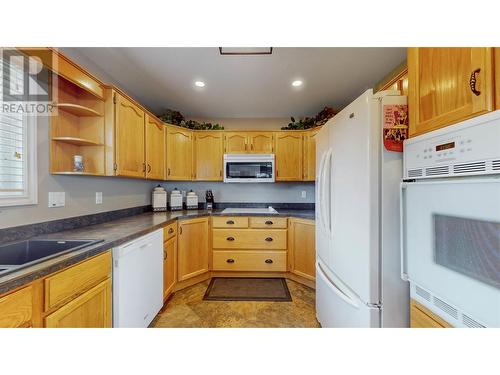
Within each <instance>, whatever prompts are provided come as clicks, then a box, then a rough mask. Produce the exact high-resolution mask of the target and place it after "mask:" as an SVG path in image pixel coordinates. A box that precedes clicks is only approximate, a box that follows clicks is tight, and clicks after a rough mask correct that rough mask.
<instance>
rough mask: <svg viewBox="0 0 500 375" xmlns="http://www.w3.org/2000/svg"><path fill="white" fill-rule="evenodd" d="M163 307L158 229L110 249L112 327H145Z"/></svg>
mask: <svg viewBox="0 0 500 375" xmlns="http://www.w3.org/2000/svg"><path fill="white" fill-rule="evenodd" d="M162 306H163V230H162V229H160V230H158V231H156V232H153V233H151V234H148V235H145V236H143V237H140V238H138V239H136V240H133V241H131V242H127V243H126V244H123V245H121V246H118V247H115V248H114V249H113V327H119V328H144V327H147V326H148V325H149V323H151V321H152V320H153V319H154V317H155V316H156V314H158V312H159V311H160V309H161V308H162Z"/></svg>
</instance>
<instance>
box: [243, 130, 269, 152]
mask: <svg viewBox="0 0 500 375" xmlns="http://www.w3.org/2000/svg"><path fill="white" fill-rule="evenodd" d="M248 140H249V143H250V152H252V153H256V154H272V153H273V151H274V142H273V141H274V139H273V133H272V132H251V133H248Z"/></svg>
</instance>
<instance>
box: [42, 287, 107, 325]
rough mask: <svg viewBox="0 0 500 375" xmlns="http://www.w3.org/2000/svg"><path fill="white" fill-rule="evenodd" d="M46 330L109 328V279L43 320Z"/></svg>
mask: <svg viewBox="0 0 500 375" xmlns="http://www.w3.org/2000/svg"><path fill="white" fill-rule="evenodd" d="M45 326H46V327H47V328H108V327H111V279H107V280H105V281H103V282H102V283H100V284H98V285H96V286H95V287H93V288H92V289H90V290H89V291H87V292H85V293H83V294H82V295H80V296H79V297H77V298H75V299H74V300H72V301H70V302H68V303H67V304H66V305H64V306H63V307H61V308H60V309H58V310H56V311H55V312H53V313H52V314H50V315H49V316H47V317H46V318H45Z"/></svg>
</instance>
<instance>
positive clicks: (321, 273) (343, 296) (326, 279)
mask: <svg viewBox="0 0 500 375" xmlns="http://www.w3.org/2000/svg"><path fill="white" fill-rule="evenodd" d="M317 265H318V272H317V273H318V275H319V277H320V278H321V279H323V281H324V282H325V283H327V285H329V286H330V288H331V289H332V290H333V292H334V293H335V294H336V295H337V296H339V297H340V298H341V299H342V300H343V301H344V302H346V303H348V304H349V305H351V306H353V307H355V308H358V307H359V304H358V303H356V301H355V300H354V299H352V298H351V297H350V296H349V295H347V294H346V293H345V292H343V291H342V290H341V289H340V288H339V287H338V286H337V285H336V284H335V283H334V282H333V281H332V280H331V279H330V278H329V277H328V276H327V275H326V273H325V271H324V270H323V268H322V267H321V264H320V262H318V263H317Z"/></svg>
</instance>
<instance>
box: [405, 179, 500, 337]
mask: <svg viewBox="0 0 500 375" xmlns="http://www.w3.org/2000/svg"><path fill="white" fill-rule="evenodd" d="M402 232H403V233H402V234H403V236H402V237H403V240H402V273H403V275H407V278H408V279H409V280H410V281H411V282H412V283H414V284H416V285H418V286H420V287H421V288H424V289H425V290H427V291H430V292H431V293H432V294H433V295H435V296H438V297H439V298H438V299H439V300H441V301H444V302H446V303H447V304H449V307H447V306H442V309H443V311H442V312H443V314H439V315H441V316H442V317H443V318H444V319H445V320H446V318H447V316H446V314H447V313H450V314H454V310H453V309H454V308H456V309H458V310H459V311H463V312H464V313H466V314H468V315H469V316H471V317H472V318H473V319H475V320H477V321H478V322H480V323H481V324H483V325H486V326H488V327H500V178H498V177H496V178H471V177H469V178H453V179H442V180H434V181H428V182H411V183H406V184H404V187H403V189H402ZM446 309H448V310H449V311H448V312H446V311H445V310H446ZM433 310H434V311H435V312H437V313H439V311H438V310H439V309H433Z"/></svg>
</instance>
